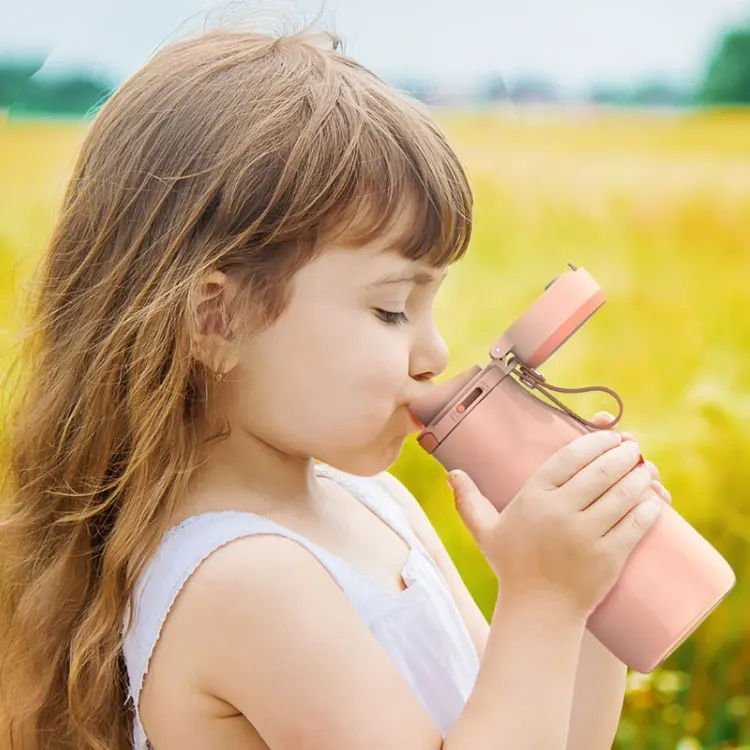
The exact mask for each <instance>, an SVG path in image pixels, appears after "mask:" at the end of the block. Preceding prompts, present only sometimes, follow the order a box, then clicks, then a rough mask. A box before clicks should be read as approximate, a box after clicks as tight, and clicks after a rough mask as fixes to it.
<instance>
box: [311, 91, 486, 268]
mask: <svg viewBox="0 0 750 750" xmlns="http://www.w3.org/2000/svg"><path fill="white" fill-rule="evenodd" d="M387 96H388V97H389V98H390V99H391V101H389V102H388V104H389V105H390V107H388V108H383V110H381V111H377V110H378V109H379V107H373V109H375V110H376V111H374V112H370V113H367V114H368V115H369V116H366V117H365V120H364V122H361V123H359V128H352V132H351V133H349V134H347V135H349V138H350V142H349V148H348V149H347V152H346V153H345V154H344V156H343V158H342V157H341V156H339V159H341V161H340V162H339V165H340V166H339V169H338V170H337V174H336V176H335V183H334V184H332V185H331V191H332V199H333V195H335V196H336V198H335V199H333V201H332V202H333V205H332V206H331V207H330V209H329V210H328V211H327V214H326V217H325V220H324V221H323V222H321V225H320V232H319V234H318V239H319V240H334V239H335V240H337V241H340V242H346V243H349V244H351V245H353V246H355V247H356V246H364V245H366V244H369V243H371V242H375V241H378V240H382V238H383V237H384V236H387V237H388V239H389V249H392V250H394V251H396V252H398V253H399V254H400V255H402V256H403V257H404V258H407V259H409V260H414V261H417V260H418V261H422V262H424V263H427V264H428V265H431V266H433V267H441V266H446V265H450V264H452V263H454V262H456V261H457V260H459V259H460V258H462V257H463V255H464V254H465V252H466V250H467V247H468V244H469V240H470V238H471V221H472V202H473V198H472V193H471V188H470V186H469V183H468V180H467V177H466V174H465V172H464V170H463V168H462V166H461V164H460V162H459V160H458V158H457V156H456V154H455V153H454V152H453V150H452V149H451V147H450V146H449V145H448V143H447V142H446V140H445V139H444V137H443V136H442V134H441V133H440V132H439V130H438V129H437V127H436V126H435V124H434V123H433V122H432V121H431V120H430V118H429V116H428V115H426V114H425V113H423V112H422V111H421V110H420V108H419V107H418V105H416V104H413V103H412V102H411V101H409V100H408V99H406V98H404V99H403V100H398V101H397V102H395V103H394V102H393V99H395V98H396V97H400V95H399V94H398V93H397V92H394V91H389V92H388V93H387ZM373 104H378V105H381V107H382V104H383V102H382V101H380V100H376V102H374V103H373V102H371V106H372V105H373ZM360 116H361V115H360ZM332 156H333V155H332Z"/></svg>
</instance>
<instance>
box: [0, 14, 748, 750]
mask: <svg viewBox="0 0 750 750" xmlns="http://www.w3.org/2000/svg"><path fill="white" fill-rule="evenodd" d="M277 5H278V4H275V3H274V4H271V3H265V4H264V6H263V7H275V6H277ZM254 7H255V5H248V4H247V3H244V4H236V3H232V4H230V5H227V4H222V5H216V4H213V3H202V2H199V0H129V1H128V2H127V3H126V2H113V1H112V0H96V1H95V0H68V1H67V2H64V3H61V2H59V1H58V0H32V1H31V2H26V3H11V1H10V0H0V367H2V366H3V363H4V362H7V361H8V360H7V358H8V357H10V356H11V355H12V353H13V343H14V341H15V340H16V337H17V335H18V333H19V331H20V330H21V328H22V326H23V319H22V318H21V317H20V316H19V313H18V310H19V309H20V303H21V301H22V299H23V294H24V290H25V284H26V283H27V281H28V280H29V278H30V273H31V272H32V270H33V268H34V264H35V263H36V262H37V260H38V259H39V257H40V255H41V254H42V253H43V252H44V249H45V243H46V241H47V238H48V236H49V234H50V232H51V229H52V226H53V223H54V221H55V218H56V214H57V210H58V205H59V202H60V200H61V198H62V193H63V190H64V188H65V182H66V179H67V177H68V174H69V172H70V170H71V168H72V164H73V160H74V159H75V156H76V152H77V149H78V147H79V145H80V143H81V140H82V138H83V136H84V134H85V132H86V128H87V126H88V123H89V122H90V121H91V118H92V117H93V116H95V113H96V110H97V108H98V107H99V106H100V105H101V104H102V103H103V102H104V101H106V99H107V97H108V96H109V95H110V94H111V92H112V91H113V90H114V89H115V88H116V87H117V86H118V85H119V84H120V83H122V82H123V81H124V80H125V79H126V78H127V77H128V76H129V75H130V74H131V73H133V72H134V71H135V70H136V69H137V68H138V67H139V66H140V65H141V64H142V63H144V62H145V61H146V60H147V59H148V57H149V55H150V54H151V53H152V52H154V51H155V50H156V49H157V48H158V47H159V46H160V45H161V44H163V43H165V42H166V41H168V40H169V38H170V37H171V36H172V35H174V34H175V33H179V32H181V31H183V30H184V29H185V28H186V27H191V26H192V27H193V28H194V27H195V26H196V25H200V24H203V23H205V22H206V20H207V19H208V20H209V21H210V19H212V18H216V14H217V13H218V14H219V16H220V17H221V18H223V19H226V18H227V17H229V18H230V19H231V16H232V14H235V13H236V14H239V16H243V15H244V14H246V12H247V9H248V8H254ZM280 7H288V6H280ZM293 7H294V8H296V9H298V11H301V12H302V13H303V14H304V15H305V17H306V18H312V17H314V16H315V15H316V13H318V12H320V19H321V20H320V23H321V24H322V25H324V26H326V27H328V28H333V29H334V30H335V31H337V32H338V33H339V34H340V35H342V37H343V40H344V45H345V51H346V52H348V53H349V54H351V55H352V56H354V57H356V58H357V59H359V60H360V61H361V62H363V63H365V64H367V65H368V66H369V67H371V68H372V69H373V70H374V71H375V72H377V73H379V74H380V75H381V76H382V77H384V78H386V79H387V80H389V81H390V82H391V83H393V84H394V85H396V86H398V87H400V88H402V89H404V90H406V91H408V92H410V93H411V94H413V95H414V96H416V97H418V98H419V99H421V100H422V101H423V102H425V103H426V104H427V105H428V106H430V107H431V108H433V110H434V113H435V115H436V117H437V118H438V120H439V121H440V123H441V125H442V126H443V128H444V130H445V132H446V133H447V135H448V137H449V138H450V140H451V141H452V143H453V144H454V146H455V148H456V150H457V151H458V153H459V155H460V156H461V158H462V159H463V161H464V164H465V165H466V168H467V170H468V172H469V175H470V178H471V180H472V183H473V187H474V191H475V198H476V214H475V228H474V235H473V240H472V244H471V248H470V250H469V253H468V255H467V256H466V258H465V259H464V260H462V261H461V262H460V263H459V264H458V265H457V267H456V268H455V269H454V271H453V272H452V274H451V276H450V277H449V280H448V281H447V282H446V284H445V285H444V288H443V292H442V294H441V296H440V297H439V305H438V310H437V315H438V321H439V323H440V325H441V328H442V331H443V335H444V337H445V339H446V341H447V343H448V345H449V347H450V350H451V356H452V360H451V365H450V368H449V370H448V371H447V372H446V373H445V375H444V376H443V378H442V379H447V378H449V377H452V375H454V374H456V373H458V372H459V371H461V370H463V369H465V368H467V367H470V366H471V365H473V364H484V363H486V362H487V360H488V350H489V346H490V344H491V343H492V341H493V340H494V339H495V338H496V337H497V336H499V335H500V334H501V333H502V331H503V330H505V328H506V327H507V326H508V325H509V324H510V323H511V322H512V321H513V320H514V319H515V317H516V316H517V315H519V314H520V313H521V312H523V310H524V309H525V308H526V307H527V306H528V305H529V304H531V303H532V302H533V301H534V300H535V299H536V298H537V296H538V295H539V294H540V293H541V291H542V288H543V287H544V285H545V284H546V283H547V282H548V281H549V280H550V279H551V278H552V277H553V276H557V275H558V274H560V273H561V272H562V271H564V270H565V263H566V262H567V261H572V262H573V263H575V264H577V265H583V266H585V267H586V268H587V269H588V270H589V271H590V272H591V273H592V274H593V275H594V276H595V278H596V279H597V280H598V281H599V283H600V284H601V285H602V287H603V288H604V290H605V292H606V294H607V298H608V301H607V304H606V305H605V306H604V307H603V308H602V309H601V310H600V311H599V312H598V313H597V314H596V315H595V316H594V317H593V318H592V319H591V320H590V321H589V322H588V323H587V324H586V325H585V326H584V327H583V328H582V329H581V330H580V331H579V332H578V333H577V334H576V335H575V336H574V337H573V338H572V339H571V340H570V341H569V342H568V343H566V344H565V346H564V347H563V348H562V349H561V350H560V351H559V352H557V353H556V354H555V355H554V356H553V357H552V358H551V359H550V360H549V361H548V362H547V363H546V364H545V365H544V366H543V368H542V370H543V372H544V374H545V376H546V377H547V378H548V380H549V381H550V382H552V383H553V384H555V385H560V386H565V387H582V386H590V385H607V386H609V387H611V388H613V389H614V390H615V391H617V392H618V393H619V394H620V395H621V396H622V398H623V400H624V403H625V412H624V417H623V420H622V423H621V427H622V429H625V430H628V431H630V432H632V433H634V434H635V436H636V437H637V438H638V439H639V440H640V443H641V445H642V447H643V449H644V454H645V455H646V456H647V457H648V458H650V459H651V460H653V461H654V462H655V463H656V465H657V466H658V467H659V468H660V471H661V474H662V478H663V480H664V483H665V485H666V486H667V488H668V489H670V491H671V492H672V495H673V498H674V506H675V508H676V509H677V510H678V511H679V512H680V513H681V514H682V515H684V516H685V517H686V518H687V519H688V521H690V522H691V523H692V524H693V525H695V526H696V527H697V528H698V530H699V531H700V532H701V533H702V534H704V535H705V536H706V537H707V538H708V539H709V540H710V541H711V542H712V543H713V544H714V545H715V546H716V547H717V548H718V549H719V550H720V551H721V552H722V553H723V554H724V555H725V556H726V557H727V558H728V559H729V561H730V562H731V564H732V565H733V567H734V569H735V571H736V573H737V577H738V585H737V587H736V588H735V590H734V591H733V592H732V593H731V594H730V595H729V597H728V598H727V599H726V600H725V601H724V602H723V603H722V604H721V606H720V607H719V608H718V609H717V610H716V611H715V612H714V613H713V614H712V615H711V617H710V618H709V619H708V620H707V621H706V622H705V623H704V624H703V625H702V626H701V627H700V628H699V629H698V630H697V631H696V632H695V633H694V634H693V635H692V636H691V637H690V639H689V640H688V641H687V643H686V644H685V645H683V646H682V647H681V648H680V649H679V650H678V651H677V652H676V653H675V654H674V655H673V656H672V657H670V658H669V659H668V661H667V662H666V663H665V664H664V665H663V668H660V669H659V670H657V671H656V672H654V673H653V674H652V675H650V676H642V675H638V674H635V673H631V674H630V675H629V682H628V693H627V697H626V704H625V708H624V713H623V717H622V721H621V724H620V728H619V731H618V736H617V741H616V745H615V747H616V748H618V749H619V750H626V749H628V750H629V749H630V748H638V749H639V750H666V749H667V748H670V749H672V748H676V749H677V750H699V749H700V748H705V749H708V748H712V749H715V748H745V749H747V748H750V490H749V489H748V487H750V460H748V458H749V457H750V429H748V428H750V313H749V312H748V292H747V290H748V288H750V110H749V109H748V108H747V105H748V104H750V5H749V4H748V3H747V2H740V1H739V0H660V2H658V3H653V2H648V1H647V0H628V2H627V3H625V2H615V1H614V0H527V1H526V2H524V3H517V2H514V1H511V0H493V1H492V2H490V0H462V2H460V3H459V2H454V1H452V0H398V2H397V1H396V0H378V1H377V2H375V0H338V2H336V1H334V0H330V2H328V3H327V4H326V5H325V6H324V7H323V8H322V10H321V7H320V4H319V3H311V2H310V3H306V2H303V1H302V0H300V2H297V3H295V5H294V6H293ZM217 9H218V10H217ZM285 12H286V11H285ZM564 400H565V402H566V403H567V404H568V405H569V406H570V407H571V408H574V409H575V410H576V411H578V413H580V414H582V415H584V416H590V415H592V414H593V413H594V412H595V411H597V410H600V409H606V410H609V411H611V412H612V413H616V412H617V404H616V403H615V402H614V401H613V400H611V399H610V398H609V397H607V396H606V395H604V394H601V393H599V394H583V395H573V396H566V397H564ZM393 473H394V474H396V475H397V476H398V477H399V478H401V479H402V481H404V483H405V484H406V485H407V486H408V487H409V488H410V489H411V490H412V492H414V494H415V495H416V496H417V498H418V499H419V500H420V502H421V503H422V504H423V506H424V507H425V509H426V511H427V513H428V515H429V516H430V517H431V519H432V520H433V522H434V523H435V525H436V527H437V529H438V531H439V533H440V535H441V537H442V538H443V540H444V541H445V543H446V546H447V547H448V549H449V551H450V553H451V555H452V556H453V558H454V559H455V560H456V562H457V564H458V566H459V569H460V570H461V573H462V575H463V576H464V578H465V580H466V582H467V584H468V585H469V587H470V589H471V591H472V593H473V594H474V596H475V598H476V599H477V601H478V602H479V604H480V606H481V607H482V609H483V611H484V612H485V613H486V614H487V615H489V614H490V612H491V610H492V605H493V603H494V599H495V597H496V595H497V590H496V588H495V586H494V585H493V576H492V575H491V573H490V571H489V569H488V567H487V566H486V564H485V562H484V560H483V558H482V557H481V555H480V554H479V552H478V550H477V549H476V547H475V546H474V544H473V542H472V541H471V539H470V538H469V536H468V533H467V532H466V531H465V530H464V529H463V527H462V526H461V524H460V522H459V521H458V520H457V517H456V514H455V511H454V509H453V506H452V502H451V497H450V495H449V493H448V489H447V486H446V484H445V481H444V472H443V470H442V468H441V467H440V466H439V465H438V464H437V462H436V461H435V460H434V459H432V458H431V457H429V456H428V455H426V454H425V453H424V452H422V450H421V448H419V446H418V445H417V444H416V440H415V439H414V438H410V440H409V442H407V444H406V446H405V448H404V451H403V453H402V455H401V457H400V458H399V460H398V461H397V463H396V464H395V465H394V467H393Z"/></svg>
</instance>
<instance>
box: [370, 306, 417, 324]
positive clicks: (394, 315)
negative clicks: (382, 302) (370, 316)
mask: <svg viewBox="0 0 750 750" xmlns="http://www.w3.org/2000/svg"><path fill="white" fill-rule="evenodd" d="M375 314H376V315H377V316H378V318H380V320H382V321H383V322H384V323H387V324H388V325H394V326H398V325H403V324H404V323H408V322H409V318H408V317H407V316H406V313H403V312H393V311H391V310H381V309H379V308H376V309H375Z"/></svg>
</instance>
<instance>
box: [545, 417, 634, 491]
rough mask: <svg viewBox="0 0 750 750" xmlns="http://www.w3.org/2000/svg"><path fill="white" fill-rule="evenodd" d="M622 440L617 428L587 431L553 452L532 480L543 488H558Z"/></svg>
mask: <svg viewBox="0 0 750 750" xmlns="http://www.w3.org/2000/svg"><path fill="white" fill-rule="evenodd" d="M621 442H622V438H621V436H620V433H619V432H618V431H617V430H595V431H593V432H587V433H585V434H584V435H581V436H580V437H577V438H575V439H574V440H572V441H571V442H570V443H568V444H567V445H565V446H564V447H563V448H561V449H560V450H558V451H557V452H555V453H553V454H552V455H551V456H550V457H549V458H548V459H547V460H546V461H545V462H544V463H543V464H542V465H541V466H540V467H539V468H538V469H537V470H536V472H535V473H534V475H533V477H532V480H531V481H536V482H538V483H539V484H540V486H541V487H542V488H543V489H550V490H551V489H557V488H558V487H561V486H562V485H563V484H565V483H566V482H568V481H569V480H570V479H571V477H573V476H575V475H576V474H577V473H578V472H579V471H580V470H581V469H583V468H584V467H585V466H588V464H590V463H591V462H592V461H594V460H595V459H596V458H597V457H599V456H601V455H602V454H603V453H605V452H607V451H609V450H611V449H612V448H614V447H616V446H618V445H620V443H621Z"/></svg>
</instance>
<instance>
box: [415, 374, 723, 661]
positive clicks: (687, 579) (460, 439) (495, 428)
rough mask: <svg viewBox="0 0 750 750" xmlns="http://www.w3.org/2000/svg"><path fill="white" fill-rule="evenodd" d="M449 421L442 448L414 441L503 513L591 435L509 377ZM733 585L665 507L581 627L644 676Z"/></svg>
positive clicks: (719, 560)
mask: <svg viewBox="0 0 750 750" xmlns="http://www.w3.org/2000/svg"><path fill="white" fill-rule="evenodd" d="M487 380H488V379H487V378H486V377H485V382H486V381H487ZM475 382H476V378H475ZM467 390H470V388H468V389H467ZM459 400H460V396H459ZM452 416H453V417H454V426H452V427H451V429H449V430H448V431H447V433H446V432H445V431H444V432H442V433H441V438H440V440H439V442H435V441H434V440H433V441H432V443H430V442H429V441H423V440H421V439H420V442H421V444H422V445H423V447H425V449H426V450H428V451H429V452H430V453H431V454H432V455H433V456H434V457H435V458H436V459H437V460H438V461H439V462H440V463H441V464H442V465H443V466H444V467H445V469H446V470H447V471H450V470H451V469H454V468H459V469H463V470H464V471H466V472H467V473H468V474H469V475H470V476H471V477H472V479H473V480H474V482H475V483H476V484H477V486H478V488H479V489H480V491H481V492H482V493H483V494H484V495H485V496H486V497H487V498H488V499H489V500H490V502H492V503H493V505H495V507H496V508H498V510H500V511H502V509H503V508H505V506H506V505H507V504H508V503H509V502H510V501H511V500H512V499H513V497H515V495H516V494H517V493H518V492H519V490H520V489H521V488H522V487H523V486H524V484H525V483H526V482H527V481H528V479H529V478H530V477H531V475H532V474H533V473H534V472H535V471H536V470H537V469H538V467H539V466H541V464H542V463H544V461H546V460H547V459H548V458H549V457H550V456H552V454H554V453H556V452H557V451H558V450H560V448H562V447H563V446H564V445H566V444H567V443H569V442H571V441H572V440H574V439H575V438H576V437H578V436H580V435H582V434H584V433H585V432H587V431H589V428H588V427H586V426H585V425H582V424H581V423H580V422H578V421H577V420H575V419H574V418H573V417H571V416H570V415H568V414H566V413H564V412H562V411H561V410H559V409H557V408H555V407H554V406H552V405H551V404H547V403H546V402H544V401H542V400H541V399H539V398H537V397H536V396H534V395H533V394H532V393H530V392H529V391H528V390H526V389H525V388H524V387H523V386H521V385H520V384H519V383H517V382H516V381H515V380H514V379H513V378H512V377H510V376H509V375H507V374H506V375H505V376H504V377H501V378H500V379H499V381H498V382H496V383H494V384H493V385H492V386H491V387H489V388H487V389H486V390H485V391H484V392H483V393H482V394H481V398H480V399H478V400H477V401H476V402H475V403H473V404H472V406H471V407H470V408H469V409H468V410H466V412H465V413H462V414H461V415H460V418H457V415H455V414H454V415H452ZM443 421H444V420H443ZM734 583H735V576H734V573H733V571H732V569H731V567H730V566H729V564H728V563H727V562H726V560H725V559H724V558H723V557H722V556H721V555H720V554H719V552H718V551H717V550H716V549H714V547H713V546H711V545H710V544H709V543H708V541H707V540H706V539H704V538H703V537H702V536H701V535H700V534H699V533H698V532H697V531H696V530H695V529H694V528H693V527H692V526H691V525H690V524H689V523H687V521H685V519H683V518H682V517H681V516H680V515H679V513H677V511H675V510H674V508H672V507H671V506H670V505H668V504H666V503H665V504H664V507H663V508H662V513H661V514H660V516H659V518H658V519H657V521H656V522H655V524H654V525H653V526H652V527H651V529H649V531H648V532H647V533H646V535H645V536H644V537H643V539H642V540H641V541H640V542H639V544H638V546H637V547H636V548H635V550H634V551H633V553H632V554H631V556H630V557H629V558H628V561H627V563H626V564H625V567H624V568H623V571H622V573H621V575H620V577H619V578H618V580H617V582H616V583H615V585H614V586H613V588H612V589H611V590H610V591H609V593H608V594H607V596H606V597H605V598H604V599H603V600H602V601H601V602H600V604H599V605H598V606H597V608H596V609H595V610H594V611H593V612H592V614H591V615H590V617H589V619H588V622H587V627H588V629H589V630H590V632H591V633H592V634H593V635H594V636H595V637H596V638H597V639H598V640H599V641H601V643H602V644H603V645H604V646H605V647H606V648H608V649H609V650H610V651H611V652H612V653H613V654H614V655H615V656H616V657H617V658H619V659H620V660H621V661H623V662H624V663H625V664H627V666H628V667H630V668H631V669H634V670H636V671H638V672H642V673H648V672H651V671H652V670H653V669H654V668H655V667H656V666H658V665H659V664H660V663H661V662H662V661H663V660H664V659H665V658H666V657H667V656H668V655H669V654H671V653H672V652H673V651H674V650H675V649H676V648H677V647H678V646H679V645H680V644H681V643H683V642H684V640H685V639H686V638H687V637H688V636H689V635H690V633H692V632H693V631H694V630H695V628H696V627H698V625H699V624H700V623H701V622H702V621H703V620H704V619H705V618H706V616H708V614H710V612H711V611H713V609H714V608H715V607H716V606H717V604H718V603H719V602H720V601H721V600H722V599H723V598H724V596H725V595H726V594H727V593H728V592H729V591H730V590H731V589H732V587H733V586H734Z"/></svg>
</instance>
